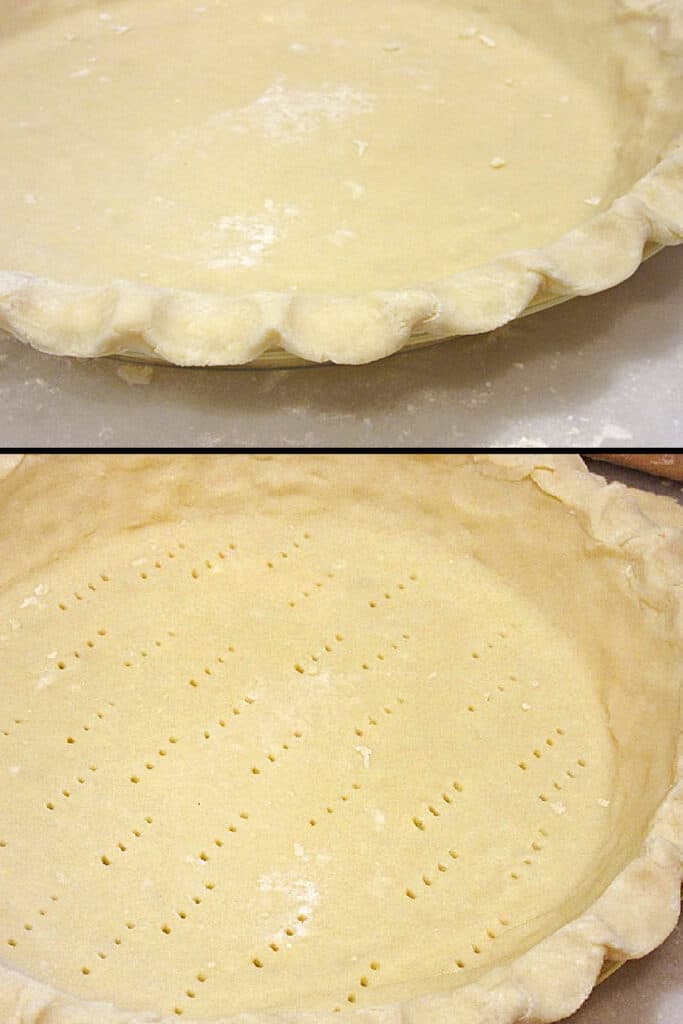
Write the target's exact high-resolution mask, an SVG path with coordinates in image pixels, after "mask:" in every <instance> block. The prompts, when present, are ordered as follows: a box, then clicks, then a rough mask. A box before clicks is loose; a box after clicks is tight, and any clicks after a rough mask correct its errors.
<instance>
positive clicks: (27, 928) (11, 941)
mask: <svg viewBox="0 0 683 1024" xmlns="http://www.w3.org/2000/svg"><path fill="white" fill-rule="evenodd" d="M2 845H3V846H4V845H6V844H5V843H3V844H2ZM58 901H59V896H55V895H54V894H53V895H52V896H50V897H49V902H50V903H53V904H54V903H57V902H58ZM48 913H49V910H48V909H47V908H46V907H45V906H43V907H40V908H39V910H38V917H40V918H43V917H47V916H48ZM22 930H23V931H24V932H32V931H33V930H34V924H33V922H32V921H25V922H24V924H23V925H22ZM6 941H7V945H8V946H9V948H10V949H17V947H18V946H19V945H20V943H19V940H18V939H17V938H16V937H15V936H14V935H10V936H9V937H8V938H7V940H6Z"/></svg>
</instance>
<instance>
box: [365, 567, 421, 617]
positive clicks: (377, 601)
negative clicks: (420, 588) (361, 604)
mask: <svg viewBox="0 0 683 1024" xmlns="http://www.w3.org/2000/svg"><path fill="white" fill-rule="evenodd" d="M417 581H418V575H417V573H415V572H411V573H410V575H409V576H408V577H407V582H404V581H403V580H399V582H398V583H396V584H395V585H394V589H395V590H398V591H402V590H407V589H408V584H409V583H417ZM393 597H394V594H393V593H392V591H391V590H385V591H384V593H383V594H382V595H381V597H373V598H370V600H369V601H368V607H369V608H380V607H382V605H383V604H386V602H388V601H391V600H392V599H393Z"/></svg>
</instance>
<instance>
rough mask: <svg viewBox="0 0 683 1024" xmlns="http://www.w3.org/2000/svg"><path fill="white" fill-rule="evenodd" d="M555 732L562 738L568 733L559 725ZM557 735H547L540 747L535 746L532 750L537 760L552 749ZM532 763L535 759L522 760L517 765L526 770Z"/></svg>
mask: <svg viewBox="0 0 683 1024" xmlns="http://www.w3.org/2000/svg"><path fill="white" fill-rule="evenodd" d="M554 733H555V736H558V737H560V739H561V738H562V737H563V736H565V735H566V732H565V730H564V729H563V728H562V727H561V726H559V725H558V726H556V728H555V730H554ZM555 736H547V737H546V738H545V740H544V741H543V743H542V744H540V745H539V746H538V747H534V749H533V751H532V757H533V758H535V760H536V761H540V760H541V758H542V757H543V754H544V753H547V752H548V750H551V749H552V748H553V747H554V746H555V743H556V740H555ZM544 748H545V749H544ZM530 764H533V761H531V760H530V759H527V760H521V761H518V762H517V767H518V768H519V769H520V771H523V772H526V771H528V770H529V766H530Z"/></svg>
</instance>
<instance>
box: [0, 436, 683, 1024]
mask: <svg viewBox="0 0 683 1024" xmlns="http://www.w3.org/2000/svg"><path fill="white" fill-rule="evenodd" d="M17 461H18V460H16V459H14V460H13V461H12V460H7V461H6V464H5V466H4V469H5V471H6V473H7V475H6V477H5V479H4V480H3V481H2V484H1V485H0V524H1V529H0V574H1V575H0V644H1V649H2V663H3V677H4V686H3V701H2V721H1V722H0V749H1V750H2V759H1V763H2V770H1V774H0V801H1V805H2V811H1V812H0V821H1V822H2V825H1V829H2V831H1V832H0V872H1V876H2V880H3V883H2V889H1V892H0V921H1V922H2V923H1V925H0V950H1V953H0V956H1V957H2V963H3V964H4V966H0V1019H1V1020H10V1019H11V1020H20V1021H21V1022H22V1024H33V1022H38V1021H40V1022H41V1024H45V1022H49V1024H66V1022H68V1024H79V1022H86V1021H87V1022H88V1024H92V1022H93V1021H98V1022H102V1024H104V1022H114V1021H127V1022H140V1021H151V1020H159V1019H161V1018H164V1019H175V1018H177V1017H181V1016H182V1017H189V1018H197V1019H216V1018H221V1019H226V1018H227V1019H233V1017H234V1015H236V1014H241V1013H249V1014H255V1015H256V1016H255V1017H254V1016H252V1017H250V1020H252V1021H266V1020H274V1019H275V1018H273V1017H272V1016H270V1015H271V1014H273V1013H277V1014H278V1015H279V1016H278V1017H277V1020H278V1021H293V1020H294V1019H295V1018H296V1020H297V1021H301V1020H308V1019H310V1021H311V1022H322V1021H328V1022H332V1021H334V1020H336V1019H337V1016H338V1014H339V1012H342V1013H352V1014H355V1015H358V1014H362V1012H363V1011H364V1009H365V1008H367V1007H375V1008H377V1009H376V1010H374V1011H373V1016H372V1019H373V1020H374V1021H380V1022H384V1021H386V1022H389V1021H394V1020H396V1019H398V1018H397V1016H396V1014H397V1013H398V1012H399V1006H402V1012H403V1013H404V1014H405V1017H404V1018H403V1019H406V1020H410V1021H414V1022H416V1024H422V1022H423V1021H424V1022H436V1024H438V1022H440V1021H442V1020H456V1019H457V1020H458V1022H459V1024H475V1022H477V1024H480V1022H486V1024H493V1021H495V1022H496V1024H511V1022H514V1021H518V1020H520V1019H521V1018H522V1016H524V1019H525V1020H526V1019H534V1020H536V1019H538V1020H540V1019H543V1020H555V1019H558V1018H559V1017H561V1016H564V1015H565V1014H567V1013H570V1012H571V1011H572V1010H573V1009H574V1008H575V1007H576V1006H578V1005H579V1003H580V1002H581V1001H582V999H583V998H584V997H585V996H586V995H587V993H588V992H589V991H590V988H591V986H592V984H593V983H594V980H595V977H596V975H597V974H598V972H599V970H600V968H601V966H602V962H603V958H604V957H605V956H607V957H608V958H612V959H619V958H624V957H629V956H639V955H642V954H643V953H645V952H647V951H649V950H650V949H652V948H653V946H654V945H656V944H657V943H658V942H660V941H662V939H663V938H664V937H665V935H666V934H667V933H668V932H669V931H670V930H671V928H672V927H673V926H674V924H675V921H676V918H677V915H678V909H679V884H680V875H681V870H680V865H681V851H682V848H683V828H682V821H681V810H682V806H681V789H680V785H676V786H675V788H674V784H677V779H678V767H677V757H678V740H679V729H680V722H679V701H680V682H681V672H680V664H681V659H680V654H681V606H680V593H681V591H680V586H681V578H682V575H681V566H682V565H683V557H682V555H683V545H682V542H681V536H682V534H681V531H680V530H676V529H674V528H669V529H665V528H662V527H659V526H657V525H656V524H655V522H654V521H653V520H652V519H651V518H648V517H647V516H646V515H644V514H642V513H641V512H639V511H638V506H637V504H636V503H635V502H633V501H632V500H631V499H630V498H629V497H628V492H627V491H626V489H625V488H622V487H619V486H618V485H613V486H610V487H607V486H605V484H604V481H601V480H600V479H599V478H597V477H594V476H592V475H591V474H589V473H587V472H586V470H585V468H584V467H583V464H582V463H581V461H580V460H579V459H578V458H573V457H566V456H564V457H563V456H556V457H553V456H548V457H546V458H544V459H538V458H537V457H522V456H520V457H516V456H508V457H499V458H489V457H483V456H481V457H477V458H475V459H474V460H473V459H472V458H465V457H450V458H449V457H427V458H419V459H413V458H411V457H407V456H405V457H402V456H398V457H381V456H379V457H377V456H374V457H373V456H362V455H361V456H353V457H332V456H310V457H302V456H284V457H279V458H275V459H273V458H258V457H235V456H232V457H226V456H223V457H196V456H195V457H192V456H190V457H177V456H154V457H145V456H142V457H139V456H123V457H121V456H118V457H116V456H95V457H88V458H81V457H78V458H77V457H70V456H47V457H40V458H30V457H29V458H26V459H25V460H23V461H19V462H18V465H15V463H17ZM651 511H652V508H651V506H648V512H649V513H650V514H651ZM29 979H33V980H29ZM309 1011H310V1013H308V1012H309ZM359 1019H361V1018H360V1017H359ZM362 1019H364V1020H368V1019H369V1018H368V1017H363V1018H362Z"/></svg>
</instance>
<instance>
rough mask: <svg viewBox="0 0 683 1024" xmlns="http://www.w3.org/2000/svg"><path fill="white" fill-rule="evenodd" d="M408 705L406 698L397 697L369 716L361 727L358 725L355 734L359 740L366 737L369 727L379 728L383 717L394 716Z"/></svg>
mask: <svg viewBox="0 0 683 1024" xmlns="http://www.w3.org/2000/svg"><path fill="white" fill-rule="evenodd" d="M406 703H407V701H406V699H405V697H397V698H396V700H395V701H393V703H391V702H390V703H387V704H383V705H382V707H381V709H380V710H379V711H375V712H374V713H373V714H368V715H367V717H366V719H365V721H364V722H362V723H361V725H357V726H356V727H355V728H354V730H353V731H354V733H355V735H356V736H358V738H359V739H360V738H362V737H363V736H365V734H366V731H367V729H368V727H370V728H373V727H375V726H378V725H379V723H380V720H381V717H382V715H385V716H386V715H393V713H394V711H398V710H400V708H402V707H403V706H404V705H405V704H406Z"/></svg>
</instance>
